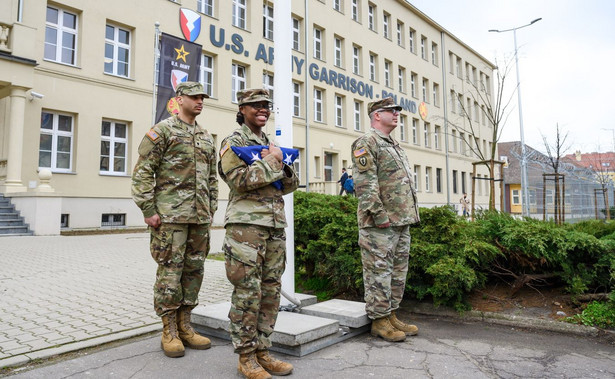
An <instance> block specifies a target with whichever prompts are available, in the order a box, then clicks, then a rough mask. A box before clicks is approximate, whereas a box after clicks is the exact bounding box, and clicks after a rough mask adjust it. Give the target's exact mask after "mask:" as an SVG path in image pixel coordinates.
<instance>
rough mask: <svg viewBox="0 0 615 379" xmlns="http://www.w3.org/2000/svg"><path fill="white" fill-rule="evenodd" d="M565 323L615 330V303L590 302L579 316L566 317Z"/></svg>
mask: <svg viewBox="0 0 615 379" xmlns="http://www.w3.org/2000/svg"><path fill="white" fill-rule="evenodd" d="M566 321H568V322H570V323H574V324H581V325H587V326H597V327H599V328H604V329H615V302H613V301H609V302H600V301H592V302H591V303H589V304H587V306H586V307H585V309H584V310H583V312H582V313H581V314H578V315H574V316H572V317H567V318H566Z"/></svg>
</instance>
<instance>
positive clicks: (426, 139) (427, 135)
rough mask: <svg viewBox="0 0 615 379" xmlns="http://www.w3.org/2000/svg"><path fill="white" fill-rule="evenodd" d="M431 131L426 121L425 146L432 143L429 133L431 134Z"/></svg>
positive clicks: (424, 131) (424, 129)
mask: <svg viewBox="0 0 615 379" xmlns="http://www.w3.org/2000/svg"><path fill="white" fill-rule="evenodd" d="M430 134H431V133H430V131H429V123H427V122H426V123H425V125H424V126H423V136H424V140H425V147H429V146H430V143H429V135H430Z"/></svg>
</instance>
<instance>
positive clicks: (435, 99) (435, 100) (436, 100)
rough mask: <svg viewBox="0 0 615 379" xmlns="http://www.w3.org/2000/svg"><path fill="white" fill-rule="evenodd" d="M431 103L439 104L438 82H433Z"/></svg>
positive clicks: (437, 105)
mask: <svg viewBox="0 0 615 379" xmlns="http://www.w3.org/2000/svg"><path fill="white" fill-rule="evenodd" d="M432 88H433V90H432V92H433V105H435V106H436V107H439V106H440V85H439V84H438V83H434V84H433V87H432Z"/></svg>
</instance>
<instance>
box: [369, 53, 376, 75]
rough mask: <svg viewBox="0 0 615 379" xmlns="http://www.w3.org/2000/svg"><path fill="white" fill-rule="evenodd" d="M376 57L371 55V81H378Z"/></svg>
mask: <svg viewBox="0 0 615 379" xmlns="http://www.w3.org/2000/svg"><path fill="white" fill-rule="evenodd" d="M376 59H377V58H376V55H375V54H372V53H370V54H369V80H371V81H374V82H375V81H376V79H377V78H376Z"/></svg>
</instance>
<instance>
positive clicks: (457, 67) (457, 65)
mask: <svg viewBox="0 0 615 379" xmlns="http://www.w3.org/2000/svg"><path fill="white" fill-rule="evenodd" d="M455 71H456V72H457V77H458V78H462V73H461V58H459V57H457V59H456V60H455Z"/></svg>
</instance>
